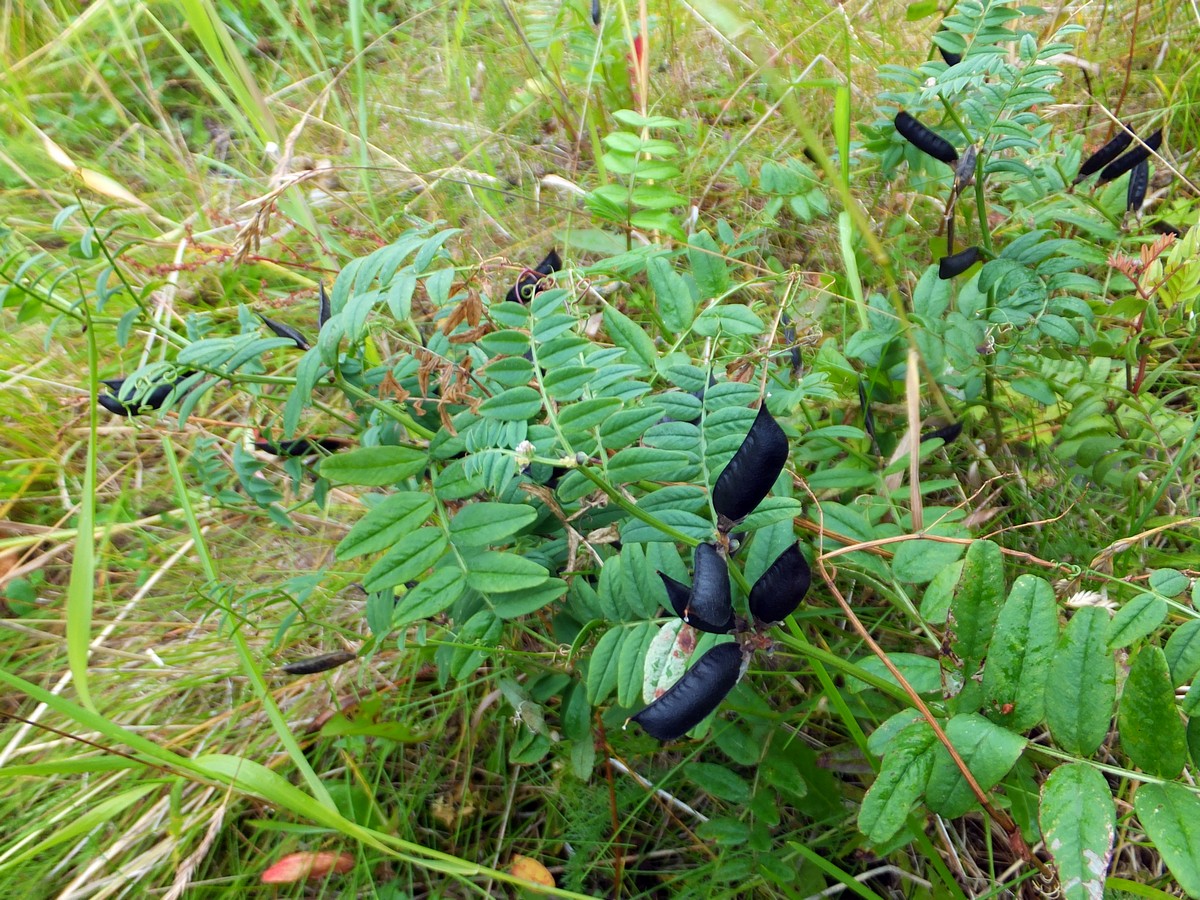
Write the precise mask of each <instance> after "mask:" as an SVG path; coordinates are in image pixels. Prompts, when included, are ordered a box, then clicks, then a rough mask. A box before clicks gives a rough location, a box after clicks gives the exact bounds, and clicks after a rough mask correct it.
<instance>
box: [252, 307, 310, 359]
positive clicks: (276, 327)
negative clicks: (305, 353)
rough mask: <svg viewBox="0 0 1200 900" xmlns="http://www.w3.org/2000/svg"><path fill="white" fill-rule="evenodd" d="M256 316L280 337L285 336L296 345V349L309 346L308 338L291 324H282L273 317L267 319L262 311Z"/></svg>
mask: <svg viewBox="0 0 1200 900" xmlns="http://www.w3.org/2000/svg"><path fill="white" fill-rule="evenodd" d="M258 317H259V318H260V319H262V320H263V324H264V325H266V326H267V327H268V328H270V329H271V330H272V331H273V332H275V333H276V334H277V335H279V336H280V337H281V338H287V339H288V340H289V341H291V342H292V343H293V344H295V345H296V349H297V350H307V349H308V347H309V343H308V340H307V339H306V338H305V337H304V335H302V334H301V333H300V332H298V331H297V330H296V329H295V328H293V327H292V326H291V325H284V324H283V323H282V322H276V321H275V320H274V319H268V318H267V317H266V316H264V315H263V314H262V313H259V314H258Z"/></svg>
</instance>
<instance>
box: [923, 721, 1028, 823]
mask: <svg viewBox="0 0 1200 900" xmlns="http://www.w3.org/2000/svg"><path fill="white" fill-rule="evenodd" d="M945 728H946V736H947V737H948V738H950V743H952V744H953V745H954V749H955V750H957V751H958V754H959V756H961V757H962V759H963V762H965V763H966V764H967V768H968V769H970V770H971V774H972V775H974V776H975V780H976V781H977V782H979V786H980V787H981V788H983V790H985V791H987V790H990V789H991V788H992V787H993V786H994V785H995V784H996V783H997V782H999V781H1000V779H1001V778H1003V777H1004V776H1005V775H1007V774H1008V771H1009V769H1011V768H1012V767H1013V764H1014V763H1016V761H1017V758H1018V757H1019V756H1020V755H1021V751H1022V750H1023V749H1024V747H1025V740H1024V738H1022V737H1021V736H1020V735H1017V734H1013V733H1012V732H1011V731H1008V730H1007V729H1004V728H1001V727H1000V726H999V725H994V724H993V723H991V722H989V721H988V720H987V719H985V718H984V717H983V716H980V715H977V714H975V713H968V714H965V715H959V716H955V717H954V718H953V719H951V720H950V721H949V722H947V723H946V726H945ZM933 753H934V760H933V769H932V771H931V772H930V774H929V783H928V785H927V786H926V788H925V796H926V800H927V802H928V804H929V808H930V809H932V810H933V811H934V812H936V813H939V814H940V815H943V816H945V817H946V818H948V819H954V818H957V817H958V816H961V815H963V814H964V813H966V812H967V811H968V810H970V809H971V808H972V807H974V806H975V804H976V803H977V802H978V801H977V800H976V798H975V794H974V792H973V791H972V790H971V788H970V786H969V785H968V784H967V780H966V779H965V778H963V775H962V772H960V771H959V769H958V766H957V765H955V764H954V760H953V759H952V758H951V756H950V751H948V750H947V749H946V748H945V747H944V746H942V745H941V744H940V743H939V744H938V745H937V746H936V747H935V748H934V750H933Z"/></svg>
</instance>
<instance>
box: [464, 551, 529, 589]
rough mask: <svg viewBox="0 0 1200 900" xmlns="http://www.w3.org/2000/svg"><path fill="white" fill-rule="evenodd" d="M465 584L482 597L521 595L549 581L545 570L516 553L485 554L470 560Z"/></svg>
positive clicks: (479, 554) (474, 555)
mask: <svg viewBox="0 0 1200 900" xmlns="http://www.w3.org/2000/svg"><path fill="white" fill-rule="evenodd" d="M469 565H470V568H469V569H468V571H467V584H468V585H470V586H471V587H473V588H474V589H475V590H477V591H480V592H481V593H484V594H493V593H494V594H502V593H505V592H506V591H524V590H528V589H530V588H535V587H537V586H538V585H540V584H542V583H543V582H545V580H546V579H547V578H549V577H550V573H549V572H547V571H546V569H545V567H544V566H541V565H539V564H538V563H535V562H534V561H533V560H531V559H526V558H525V557H523V556H517V555H516V554H515V553H501V552H499V551H497V550H485V551H483V552H481V553H474V554H472V555H471V557H470V560H469Z"/></svg>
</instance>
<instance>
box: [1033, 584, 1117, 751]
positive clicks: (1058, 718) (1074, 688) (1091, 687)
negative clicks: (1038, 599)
mask: <svg viewBox="0 0 1200 900" xmlns="http://www.w3.org/2000/svg"><path fill="white" fill-rule="evenodd" d="M1107 630H1108V612H1107V611H1106V610H1103V609H1101V608H1099V607H1096V606H1087V607H1084V608H1083V609H1080V610H1077V611H1076V613H1075V615H1074V616H1073V617H1072V618H1071V621H1070V622H1069V623H1068V624H1067V627H1066V629H1064V631H1063V633H1062V636H1061V637H1060V638H1059V640H1058V644H1057V645H1056V646H1055V648H1054V655H1053V658H1052V659H1051V662H1050V671H1049V672H1048V673H1047V675H1046V723H1047V724H1048V725H1049V726H1050V731H1051V733H1052V734H1053V735H1054V740H1055V742H1057V744H1058V745H1059V746H1060V747H1062V748H1063V749H1064V750H1066V751H1067V752H1068V753H1074V754H1076V755H1078V756H1090V755H1091V754H1092V753H1094V752H1095V751H1096V748H1098V747H1099V746H1100V743H1101V742H1102V741H1103V740H1104V737H1105V735H1107V734H1108V726H1109V722H1110V721H1111V720H1112V708H1113V701H1114V700H1115V699H1116V694H1117V687H1116V662H1115V660H1114V659H1113V655H1112V651H1110V650H1109V649H1108V648H1107V647H1106V646H1105V640H1104V638H1105V632H1106V631H1107Z"/></svg>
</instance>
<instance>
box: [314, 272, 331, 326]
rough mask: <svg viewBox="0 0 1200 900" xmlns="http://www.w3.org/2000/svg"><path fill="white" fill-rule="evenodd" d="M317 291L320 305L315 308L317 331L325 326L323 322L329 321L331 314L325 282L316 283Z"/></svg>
mask: <svg viewBox="0 0 1200 900" xmlns="http://www.w3.org/2000/svg"><path fill="white" fill-rule="evenodd" d="M317 293H318V295H319V296H320V304H321V305H320V306H319V307H318V308H317V331H320V330H321V329H322V328H324V327H325V323H326V322H328V321H329V317H330V316H331V315H332V310H331V309H330V306H329V295H328V294H327V293H325V282H323V281H322V282H321V283H320V284H318V285H317Z"/></svg>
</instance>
